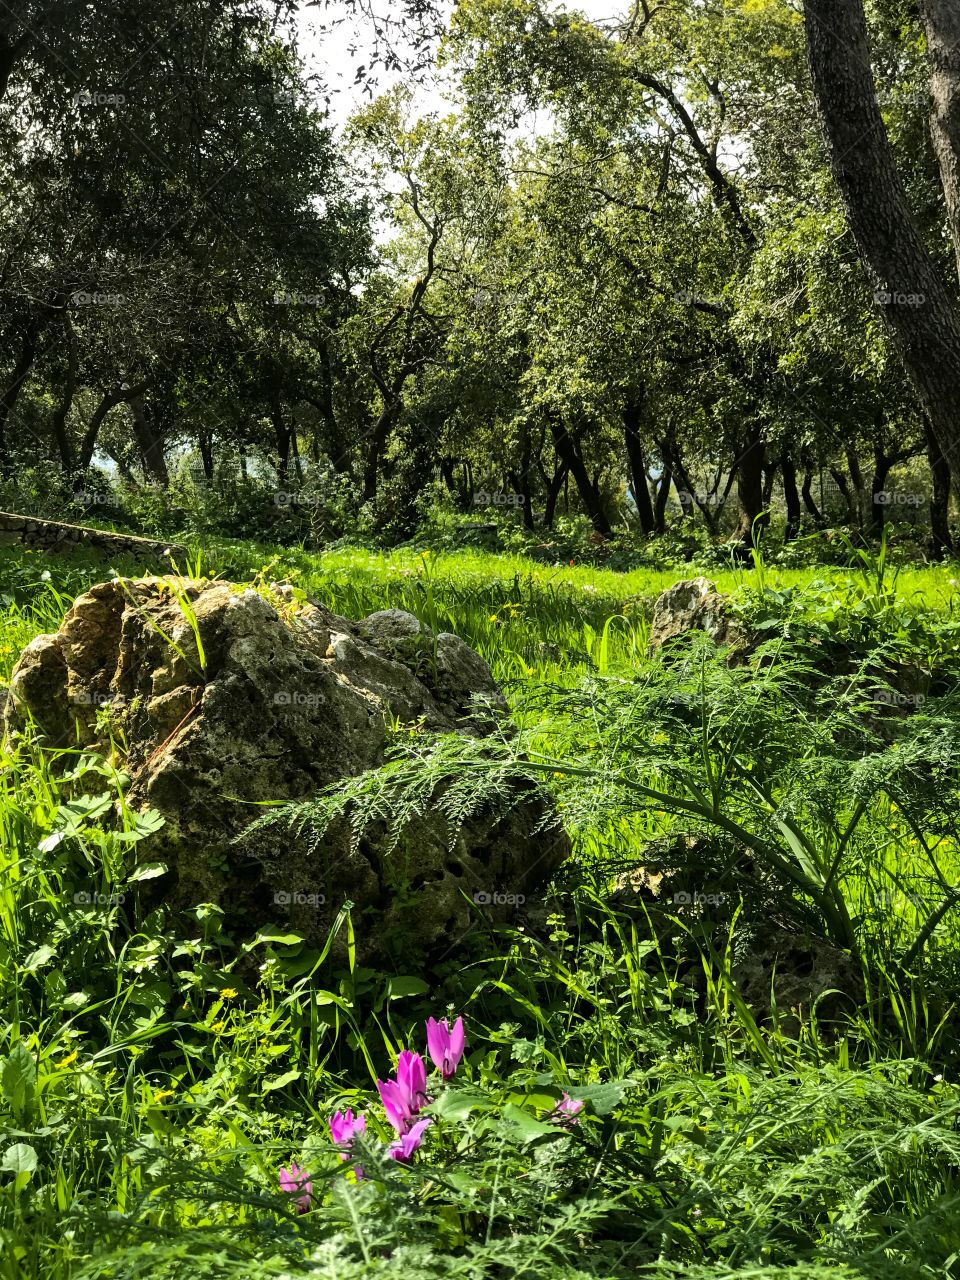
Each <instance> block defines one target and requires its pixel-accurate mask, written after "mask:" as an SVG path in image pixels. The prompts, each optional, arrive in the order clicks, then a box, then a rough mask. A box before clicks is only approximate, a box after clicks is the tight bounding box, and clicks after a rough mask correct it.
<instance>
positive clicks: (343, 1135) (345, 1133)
mask: <svg viewBox="0 0 960 1280" xmlns="http://www.w3.org/2000/svg"><path fill="white" fill-rule="evenodd" d="M366 1129H367V1117H366V1116H365V1115H363V1114H360V1115H358V1116H357V1117H356V1119H354V1115H353V1112H352V1111H351V1110H350V1108H349V1107H348V1108H347V1110H346V1111H343V1112H341V1111H335V1112H334V1114H333V1115H332V1116H331V1117H330V1135H331V1137H332V1138H333V1141H334V1145H335V1146H338V1147H339V1148H340V1159H341V1160H349V1159H350V1146H351V1144H352V1142H353V1140H354V1138H355V1137H356V1136H357V1134H358V1133H365V1132H366Z"/></svg>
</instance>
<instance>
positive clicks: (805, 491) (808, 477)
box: [800, 465, 823, 524]
mask: <svg viewBox="0 0 960 1280" xmlns="http://www.w3.org/2000/svg"><path fill="white" fill-rule="evenodd" d="M800 497H801V498H802V499H803V505H804V507H805V508H806V510H807V514H808V515H811V516H813V518H814V520H815V521H816V523H817V524H823V512H822V511H821V510H820V508H819V507H818V506H817V504H816V503H815V502H814V500H813V467H812V466H809V465H808V466H806V467H804V471H803V484H802V485H801V486H800Z"/></svg>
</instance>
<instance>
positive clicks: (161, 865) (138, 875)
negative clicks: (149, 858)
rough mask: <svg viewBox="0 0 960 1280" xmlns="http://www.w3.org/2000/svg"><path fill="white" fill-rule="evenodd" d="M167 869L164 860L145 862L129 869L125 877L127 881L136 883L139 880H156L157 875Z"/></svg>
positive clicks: (160, 874) (164, 872)
mask: <svg viewBox="0 0 960 1280" xmlns="http://www.w3.org/2000/svg"><path fill="white" fill-rule="evenodd" d="M167 869H168V868H167V865H166V863H165V862H145V863H144V864H143V865H142V866H140V867H137V868H136V869H135V870H134V871H131V873H130V875H129V876H128V877H127V883H128V884H137V883H138V882H139V881H141V880H156V878H157V877H158V876H162V875H165V874H166V872H167Z"/></svg>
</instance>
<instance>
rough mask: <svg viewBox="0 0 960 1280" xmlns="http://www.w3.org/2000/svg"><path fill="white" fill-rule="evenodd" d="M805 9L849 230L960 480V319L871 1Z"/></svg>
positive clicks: (837, 0) (820, 2)
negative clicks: (896, 142)
mask: <svg viewBox="0 0 960 1280" xmlns="http://www.w3.org/2000/svg"><path fill="white" fill-rule="evenodd" d="M934 7H937V6H934ZM805 8H806V31H807V55H808V59H809V63H810V72H811V75H812V78H813V87H814V93H815V95H816V99H817V105H818V108H819V111H820V116H821V119H822V121H823V125H824V129H825V132H826V136H827V143H828V147H829V151H830V164H831V169H832V171H833V176H834V179H835V181H836V183H837V186H838V188H839V190H840V194H841V196H842V198H843V203H844V206H845V209H846V214H847V220H848V223H849V225H850V230H851V232H852V233H853V237H854V240H855V242H856V245H857V249H858V251H859V254H860V260H861V262H862V263H863V266H864V267H865V269H866V272H867V275H868V278H869V280H870V283H871V285H872V287H873V288H874V290H875V291H876V293H875V297H876V300H877V303H878V305H879V307H880V310H881V313H882V315H883V318H884V321H885V323H886V325H887V328H888V330H889V332H890V336H891V339H892V342H893V345H894V347H895V349H896V351H897V352H898V354H899V356H900V359H901V361H902V363H903V367H904V369H905V371H906V373H907V376H908V377H909V378H910V380H911V382H912V383H913V385H914V387H915V389H916V392H917V396H918V398H919V400H920V403H921V405H922V406H923V409H924V410H925V411H926V413H927V415H928V416H929V419H930V425H931V428H932V430H933V433H934V435H935V437H936V439H937V443H938V444H939V445H940V450H941V453H942V455H943V456H944V457H946V458H948V459H950V463H951V471H952V472H953V473H954V476H955V477H956V475H957V457H956V449H957V446H958V444H960V419H958V409H957V406H958V405H960V318H958V315H957V312H956V311H955V309H954V306H953V303H952V301H951V299H950V296H949V294H948V293H947V290H946V288H945V285H944V282H943V281H942V280H941V279H940V277H939V275H938V273H937V270H936V267H935V265H934V263H933V261H932V259H931V257H930V255H929V254H928V252H927V250H926V247H925V246H924V243H923V240H922V239H921V236H920V233H919V231H918V229H917V226H916V223H915V222H914V219H913V216H912V214H911V212H910V207H909V204H908V202H907V196H906V191H905V189H904V186H903V183H902V181H901V179H900V175H899V173H898V171H897V167H896V163H895V160H894V155H893V150H892V148H891V146H890V141H889V138H888V137H887V133H886V129H885V127H884V123H883V118H882V117H881V114H880V108H879V106H878V105H877V96H876V91H875V87H874V83H873V75H872V71H871V64H870V45H869V40H868V36H867V24H866V19H865V16H864V10H863V0H805Z"/></svg>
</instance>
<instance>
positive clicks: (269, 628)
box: [5, 578, 569, 957]
mask: <svg viewBox="0 0 960 1280" xmlns="http://www.w3.org/2000/svg"><path fill="white" fill-rule="evenodd" d="M505 707H506V704H505V702H504V699H503V695H502V693H501V691H500V689H499V688H498V686H497V684H496V683H495V681H494V680H493V677H492V676H491V674H490V670H489V668H488V667H487V665H486V663H485V662H484V661H483V660H482V659H481V658H480V657H479V656H478V655H477V654H476V653H474V652H473V651H472V650H471V649H470V648H469V647H468V646H467V645H465V644H464V643H463V641H462V640H460V639H459V638H458V637H456V636H453V635H449V634H439V635H434V634H433V633H432V632H430V631H429V630H428V629H427V628H425V627H423V626H422V625H421V624H420V623H419V622H418V621H417V619H416V618H414V617H413V616H412V615H410V614H405V613H401V612H400V611H398V610H387V611H385V612H382V613H377V614H373V615H371V617H369V618H367V619H364V620H363V621H362V622H352V621H349V620H347V619H345V618H340V617H337V616H336V615H334V614H332V613H330V612H329V611H328V610H326V609H325V608H323V607H322V606H320V605H319V604H316V603H314V602H309V601H306V600H305V599H304V598H303V597H302V595H299V594H298V593H295V592H294V591H293V590H292V589H291V588H288V587H287V588H284V587H280V588H273V589H271V590H267V591H257V590H253V589H252V588H250V587H241V586H235V585H232V584H230V583H227V582H211V581H199V582H185V583H182V582H175V581H174V580H172V579H169V578H146V579H143V580H141V581H137V582H121V581H119V580H115V581H112V582H104V583H101V584H99V585H98V586H95V587H93V588H92V589H91V590H90V591H88V592H87V593H86V594H85V595H82V596H80V597H79V598H78V599H77V600H76V602H75V603H74V605H73V607H72V608H71V609H70V611H69V612H68V614H67V615H66V617H65V618H64V621H63V624H62V626H61V628H60V630H59V631H58V632H57V633H56V634H55V635H46V636H39V637H38V638H37V639H36V640H34V641H33V642H32V643H31V644H29V645H28V646H27V648H26V649H25V650H24V652H23V654H22V656H21V658H20V660H19V662H18V663H17V666H16V668H15V670H14V672H13V676H12V679H11V684H10V696H9V698H8V701H7V706H6V710H5V724H6V729H7V731H8V732H10V733H17V732H20V731H23V730H24V729H25V727H26V725H27V723H28V722H30V721H32V722H34V723H35V725H36V727H37V728H38V729H39V731H40V732H41V733H42V734H43V735H44V738H45V740H46V742H47V744H48V745H50V746H68V745H72V744H75V743H77V742H79V743H81V744H84V745H88V746H90V747H92V748H95V749H97V750H100V751H104V752H106V751H108V750H110V746H111V743H123V744H124V750H125V756H126V759H125V767H126V770H127V772H128V773H129V774H130V777H131V784H130V788H129V791H128V793H127V800H128V802H129V803H130V804H131V805H132V806H134V807H135V808H139V809H147V808H149V809H154V810H157V811H159V812H160V813H161V814H162V815H163V817H164V820H165V821H164V825H163V827H162V829H161V830H160V831H159V832H157V833H156V834H155V835H152V836H151V837H150V838H149V839H148V840H146V841H145V842H144V843H143V844H142V845H141V846H140V848H141V849H142V851H143V852H142V857H143V858H144V859H145V860H149V861H154V860H160V861H163V862H165V863H166V864H167V866H168V867H169V873H168V874H167V875H166V876H165V877H164V878H163V879H162V880H158V881H153V882H150V886H151V887H152V888H154V889H155V891H156V892H157V894H158V895H160V896H162V899H163V901H165V902H166V903H167V904H169V905H170V906H171V907H173V908H186V907H190V906H193V905H195V904H197V903H199V902H213V903H216V904H219V906H220V907H221V908H222V909H223V911H224V913H225V916H226V926H227V929H228V931H230V932H233V933H234V934H236V935H238V936H239V935H248V934H250V933H252V932H254V931H255V930H256V929H258V928H262V927H263V926H265V925H272V926H276V925H280V926H283V927H284V928H293V929H295V930H296V931H297V932H299V933H301V934H302V935H303V936H304V937H306V938H307V939H308V941H309V942H312V943H319V942H321V941H322V940H323V939H324V938H325V937H326V936H327V932H328V930H329V927H330V925H331V924H332V922H333V921H334V920H335V918H336V917H337V914H338V912H339V911H340V908H341V907H342V905H343V903H344V902H345V901H347V900H349V901H350V902H352V903H353V904H354V908H355V909H354V923H355V928H356V932H357V936H358V944H359V950H360V953H361V954H365V955H367V956H380V957H382V956H383V955H384V954H385V953H388V952H404V951H408V952H411V953H415V954H427V953H432V954H434V955H435V954H437V952H438V951H442V950H444V949H445V948H449V947H450V946H452V945H454V944H455V943H456V941H457V939H458V938H459V937H460V936H462V935H463V934H464V933H465V932H466V931H467V930H468V929H470V928H471V927H472V926H473V925H474V924H475V923H476V920H477V912H476V906H475V903H476V902H480V903H486V902H488V903H490V907H491V909H492V910H494V911H496V910H497V909H498V904H497V897H498V896H499V897H500V898H502V899H506V900H508V901H507V902H506V903H505V904H504V906H503V909H505V910H507V911H509V910H510V900H513V901H515V900H516V899H517V898H518V897H519V898H521V899H522V898H523V897H529V895H530V894H531V892H533V891H535V889H536V887H537V886H538V885H539V884H542V883H543V882H544V881H546V880H547V879H549V877H550V876H551V874H552V873H553V872H554V871H555V870H556V868H557V866H558V865H559V863H560V861H561V860H562V859H563V857H564V856H565V855H566V853H567V852H568V849H569V845H568V841H567V838H566V836H565V834H564V833H563V831H562V829H561V828H560V827H559V825H558V822H557V817H556V813H555V812H554V811H553V809H552V808H551V806H550V804H549V802H548V801H547V800H546V799H545V797H544V796H543V795H542V794H541V793H539V792H536V791H534V790H532V789H531V788H529V787H523V786H521V785H520V784H519V783H518V784H517V788H516V791H515V794H514V795H513V796H512V797H509V798H508V802H507V803H505V804H504V805H503V807H502V809H501V810H498V811H497V812H490V813H487V814H484V815H482V816H480V815H478V816H475V817H473V818H470V819H469V820H468V821H466V822H465V823H464V824H463V825H462V826H461V827H460V829H459V830H457V831H455V832H453V833H451V832H449V831H448V830H447V826H446V823H445V821H444V820H443V819H442V818H441V816H440V814H439V812H438V811H437V810H436V809H433V810H430V811H428V812H427V813H426V814H425V815H424V816H423V817H421V818H419V819H416V820H415V821H411V822H410V823H409V824H408V825H407V826H406V827H405V828H404V830H403V832H402V834H401V838H400V840H399V842H398V843H396V844H395V845H394V844H393V842H392V841H391V840H388V839H387V838H386V833H385V830H379V831H376V832H374V833H372V834H371V833H370V832H368V833H367V836H366V837H365V838H364V839H363V840H361V841H360V842H359V843H358V844H355V843H354V842H352V841H351V840H350V839H349V838H348V837H347V834H346V832H345V830H343V829H342V828H337V827H336V826H334V828H332V829H331V830H330V831H329V832H328V833H327V835H326V836H324V837H323V838H322V839H320V840H317V839H315V838H307V836H306V835H304V834H303V833H298V831H297V830H288V829H284V828H281V827H277V828H274V829H270V830H267V831H265V832H260V831H259V830H258V831H257V832H256V833H255V834H253V835H250V836H249V837H248V838H247V839H245V840H244V841H242V842H241V844H239V845H238V844H237V843H236V839H235V838H236V837H237V836H238V835H240V834H241V833H242V832H244V831H245V829H246V828H247V827H248V826H249V825H250V824H251V823H252V821H253V820H254V819H255V818H259V817H262V816H263V814H264V812H265V809H264V807H263V806H265V805H269V804H272V803H275V802H277V801H299V800H304V799H307V798H310V797H312V796H315V795H316V793H317V792H318V791H319V790H320V789H321V788H323V787H325V786H327V785H329V784H332V783H337V782H339V781H342V780H344V779H347V778H351V777H355V776H356V775H358V774H361V773H363V772H365V771H366V770H370V769H374V768H376V767H378V766H379V765H381V764H382V763H383V762H384V759H385V754H386V751H387V749H388V747H389V746H390V744H391V742H396V741H398V740H399V739H401V738H402V739H404V740H407V741H409V740H410V735H411V734H414V735H415V734H418V733H424V732H427V731H439V732H445V733H451V732H458V733H463V734H471V735H473V736H477V735H480V736H482V735H483V734H484V733H485V732H487V731H488V727H489V724H490V723H491V721H492V720H493V719H494V718H495V716H496V713H498V712H501V713H502V712H503V710H504V709H505ZM148 905H152V904H149V903H148Z"/></svg>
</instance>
